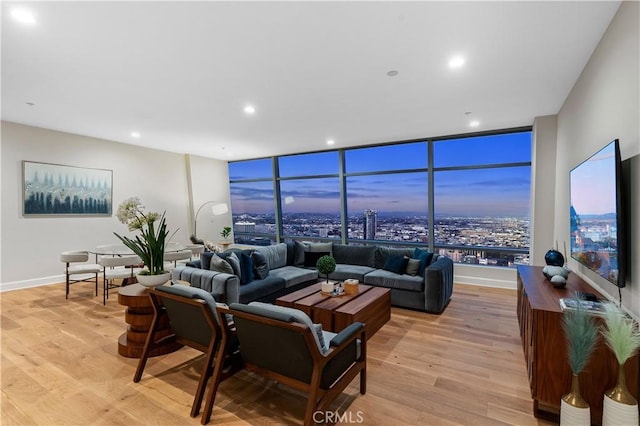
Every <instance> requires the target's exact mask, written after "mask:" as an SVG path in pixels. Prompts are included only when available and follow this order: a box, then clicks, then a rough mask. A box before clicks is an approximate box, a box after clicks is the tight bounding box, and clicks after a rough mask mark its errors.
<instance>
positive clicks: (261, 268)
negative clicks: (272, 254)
mask: <svg viewBox="0 0 640 426" xmlns="http://www.w3.org/2000/svg"><path fill="white" fill-rule="evenodd" d="M251 260H253V273H254V274H255V278H258V279H260V280H263V279H265V278H267V276H268V275H269V265H268V264H267V258H266V257H265V255H264V254H262V253H260V252H259V251H254V252H253V253H251Z"/></svg>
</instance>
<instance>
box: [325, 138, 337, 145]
mask: <svg viewBox="0 0 640 426" xmlns="http://www.w3.org/2000/svg"><path fill="white" fill-rule="evenodd" d="M334 143H336V141H334V140H333V139H327V145H333V144H334Z"/></svg>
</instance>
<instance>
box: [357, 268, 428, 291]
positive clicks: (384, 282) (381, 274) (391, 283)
mask: <svg viewBox="0 0 640 426" xmlns="http://www.w3.org/2000/svg"><path fill="white" fill-rule="evenodd" d="M364 283H365V284H370V285H375V286H378V287H387V288H397V289H401V290H410V291H423V290H424V278H423V277H421V276H418V275H416V276H415V277H412V276H411V275H406V274H405V275H399V274H396V273H393V272H389V271H385V270H384V269H376V270H375V271H373V272H370V273H368V274H367V275H365V276H364Z"/></svg>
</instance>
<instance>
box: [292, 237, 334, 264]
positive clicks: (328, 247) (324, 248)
mask: <svg viewBox="0 0 640 426" xmlns="http://www.w3.org/2000/svg"><path fill="white" fill-rule="evenodd" d="M294 244H295V255H294V262H293V264H294V265H295V266H303V265H304V253H305V252H307V251H310V252H316V253H317V252H329V255H330V256H333V243H302V242H300V241H295V242H294Z"/></svg>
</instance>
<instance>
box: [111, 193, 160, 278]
mask: <svg viewBox="0 0 640 426" xmlns="http://www.w3.org/2000/svg"><path fill="white" fill-rule="evenodd" d="M117 216H118V220H120V222H122V223H124V224H126V225H127V227H128V228H129V231H139V233H140V235H136V237H135V239H133V238H129V237H127V236H121V235H119V234H117V233H116V232H114V235H115V236H116V237H118V239H119V240H120V241H122V243H123V244H124V245H125V246H127V247H128V248H129V249H131V251H133V252H134V253H135V254H137V255H138V257H140V259H141V260H142V262H143V263H144V265H145V267H146V268H145V269H143V270H142V271H141V272H139V273H138V274H137V275H136V277H137V279H138V282H139V283H140V284H142V285H143V286H146V287H155V286H158V285H162V284H164V283H166V282H167V281H168V280H169V279H170V278H171V273H170V272H168V271H165V270H164V248H165V241H166V238H167V235H168V234H169V231H167V223H166V219H165V216H164V213H162V215H160V214H159V213H155V212H148V213H145V212H144V206H143V205H142V203H141V202H140V199H139V198H138V197H132V198H129V199H127V200H125V201H123V202H122V203H121V204H120V206H119V207H118V213H117ZM156 222H157V226H156Z"/></svg>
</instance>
